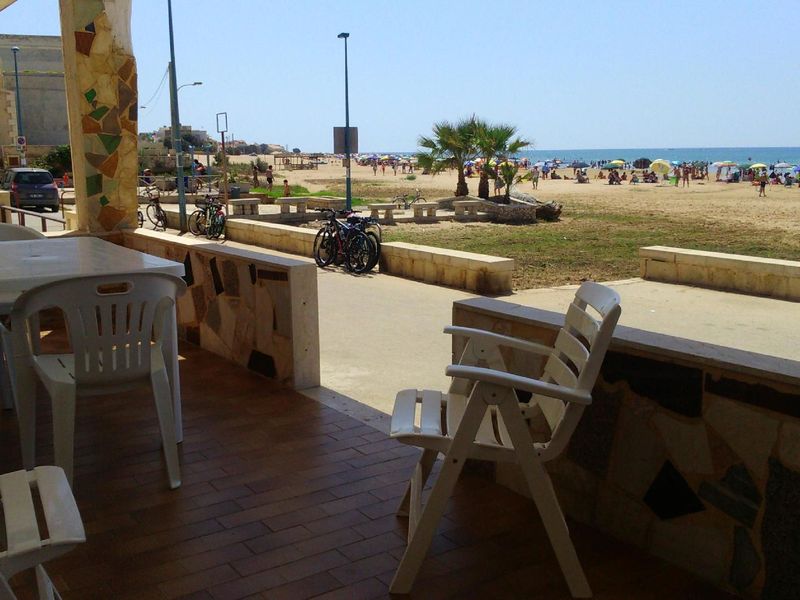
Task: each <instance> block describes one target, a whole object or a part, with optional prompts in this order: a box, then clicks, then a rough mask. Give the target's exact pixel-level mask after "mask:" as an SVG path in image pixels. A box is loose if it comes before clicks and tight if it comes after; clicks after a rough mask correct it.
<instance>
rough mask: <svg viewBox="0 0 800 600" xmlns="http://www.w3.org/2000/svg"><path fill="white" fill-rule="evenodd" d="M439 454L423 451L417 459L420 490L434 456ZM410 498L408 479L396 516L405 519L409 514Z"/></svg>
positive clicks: (434, 459)
mask: <svg viewBox="0 0 800 600" xmlns="http://www.w3.org/2000/svg"><path fill="white" fill-rule="evenodd" d="M437 454H439V453H438V452H437V451H436V450H423V451H422V456H420V457H419V463H417V464H419V466H420V467H421V468H422V477H421V481H420V488H424V487H425V482H426V481H428V476H429V475H430V474H431V470H432V469H433V464H434V463H435V462H436V455H437ZM410 496H411V480H410V479H409V481H408V485H407V486H406V493H405V494H403V499H402V500H401V501H400V506H399V507H398V508H397V516H399V517H407V516H408V513H409V498H410Z"/></svg>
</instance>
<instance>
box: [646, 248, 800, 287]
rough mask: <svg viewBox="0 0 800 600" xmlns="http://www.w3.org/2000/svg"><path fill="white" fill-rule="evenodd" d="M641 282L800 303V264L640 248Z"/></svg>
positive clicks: (689, 251) (723, 254) (740, 256)
mask: <svg viewBox="0 0 800 600" xmlns="http://www.w3.org/2000/svg"><path fill="white" fill-rule="evenodd" d="M639 259H640V267H641V268H640V272H641V276H642V279H648V280H650V281H664V282H668V283H680V284H683V285H696V286H699V287H707V288H713V289H718V290H726V291H732V292H740V293H743V294H752V295H756V296H769V297H772V298H781V299H783V300H794V301H800V262H798V261H794V260H780V259H776V258H761V257H758V256H742V255H739V254H725V253H722V252H705V251H702V250H689V249H686V248H670V247H667V246H647V247H645V248H639Z"/></svg>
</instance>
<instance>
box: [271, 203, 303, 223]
mask: <svg viewBox="0 0 800 600" xmlns="http://www.w3.org/2000/svg"><path fill="white" fill-rule="evenodd" d="M275 204H278V205H280V207H281V219H288V218H289V217H290V215H291V214H292V212H291V207H292V206H294V207H295V208H296V211H297V212H296V213H294V214H295V215H305V214H306V207H307V206H308V199H307V198H278V199H277V200H275Z"/></svg>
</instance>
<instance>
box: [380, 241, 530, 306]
mask: <svg viewBox="0 0 800 600" xmlns="http://www.w3.org/2000/svg"><path fill="white" fill-rule="evenodd" d="M380 266H381V273H391V274H392V275H399V276H401V277H408V278H410V279H417V280H419V281H424V282H426V283H435V284H439V285H447V286H450V287H455V288H459V289H462V290H468V291H471V292H475V293H478V294H506V293H510V292H511V274H512V273H513V272H514V259H512V258H501V257H499V256H489V255H486V254H475V253H473V252H459V251H458V250H447V249H445V248H433V247H431V246H418V245H416V244H407V243H405V242H389V243H386V244H383V245H382V246H381V265H380Z"/></svg>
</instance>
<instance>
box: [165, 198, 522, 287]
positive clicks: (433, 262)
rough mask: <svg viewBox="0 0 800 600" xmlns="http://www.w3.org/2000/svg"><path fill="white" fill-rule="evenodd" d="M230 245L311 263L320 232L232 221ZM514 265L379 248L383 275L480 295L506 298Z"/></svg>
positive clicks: (397, 246)
mask: <svg viewBox="0 0 800 600" xmlns="http://www.w3.org/2000/svg"><path fill="white" fill-rule="evenodd" d="M166 213H167V218H168V221H169V226H170V227H177V226H178V213H177V211H173V210H170V209H167V211H166ZM226 230H227V231H226V233H227V236H228V239H229V240H231V241H234V242H241V243H243V244H252V245H254V246H260V247H262V248H269V249H271V250H278V251H279V252H289V253H291V254H299V255H300V256H306V257H309V258H312V257H313V256H314V237H315V236H316V235H317V232H316V230H314V229H308V228H304V227H294V226H292V225H282V224H280V223H267V222H264V221H256V220H253V219H239V218H231V219H228V222H227V225H226ZM513 271H514V260H513V259H511V258H501V257H498V256H488V255H486V254H475V253H473V252H459V251H457V250H447V249H443V248H434V247H431V246H419V245H416V244H407V243H405V242H387V243H385V244H382V245H381V262H380V272H381V273H386V274H389V275H397V276H399V277H408V278H410V279H417V280H419V281H424V282H425V283H432V284H435V285H446V286H450V287H455V288H459V289H463V290H468V291H470V292H475V293H477V294H492V295H497V294H508V293H510V292H511V289H512V288H511V275H512V273H513Z"/></svg>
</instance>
